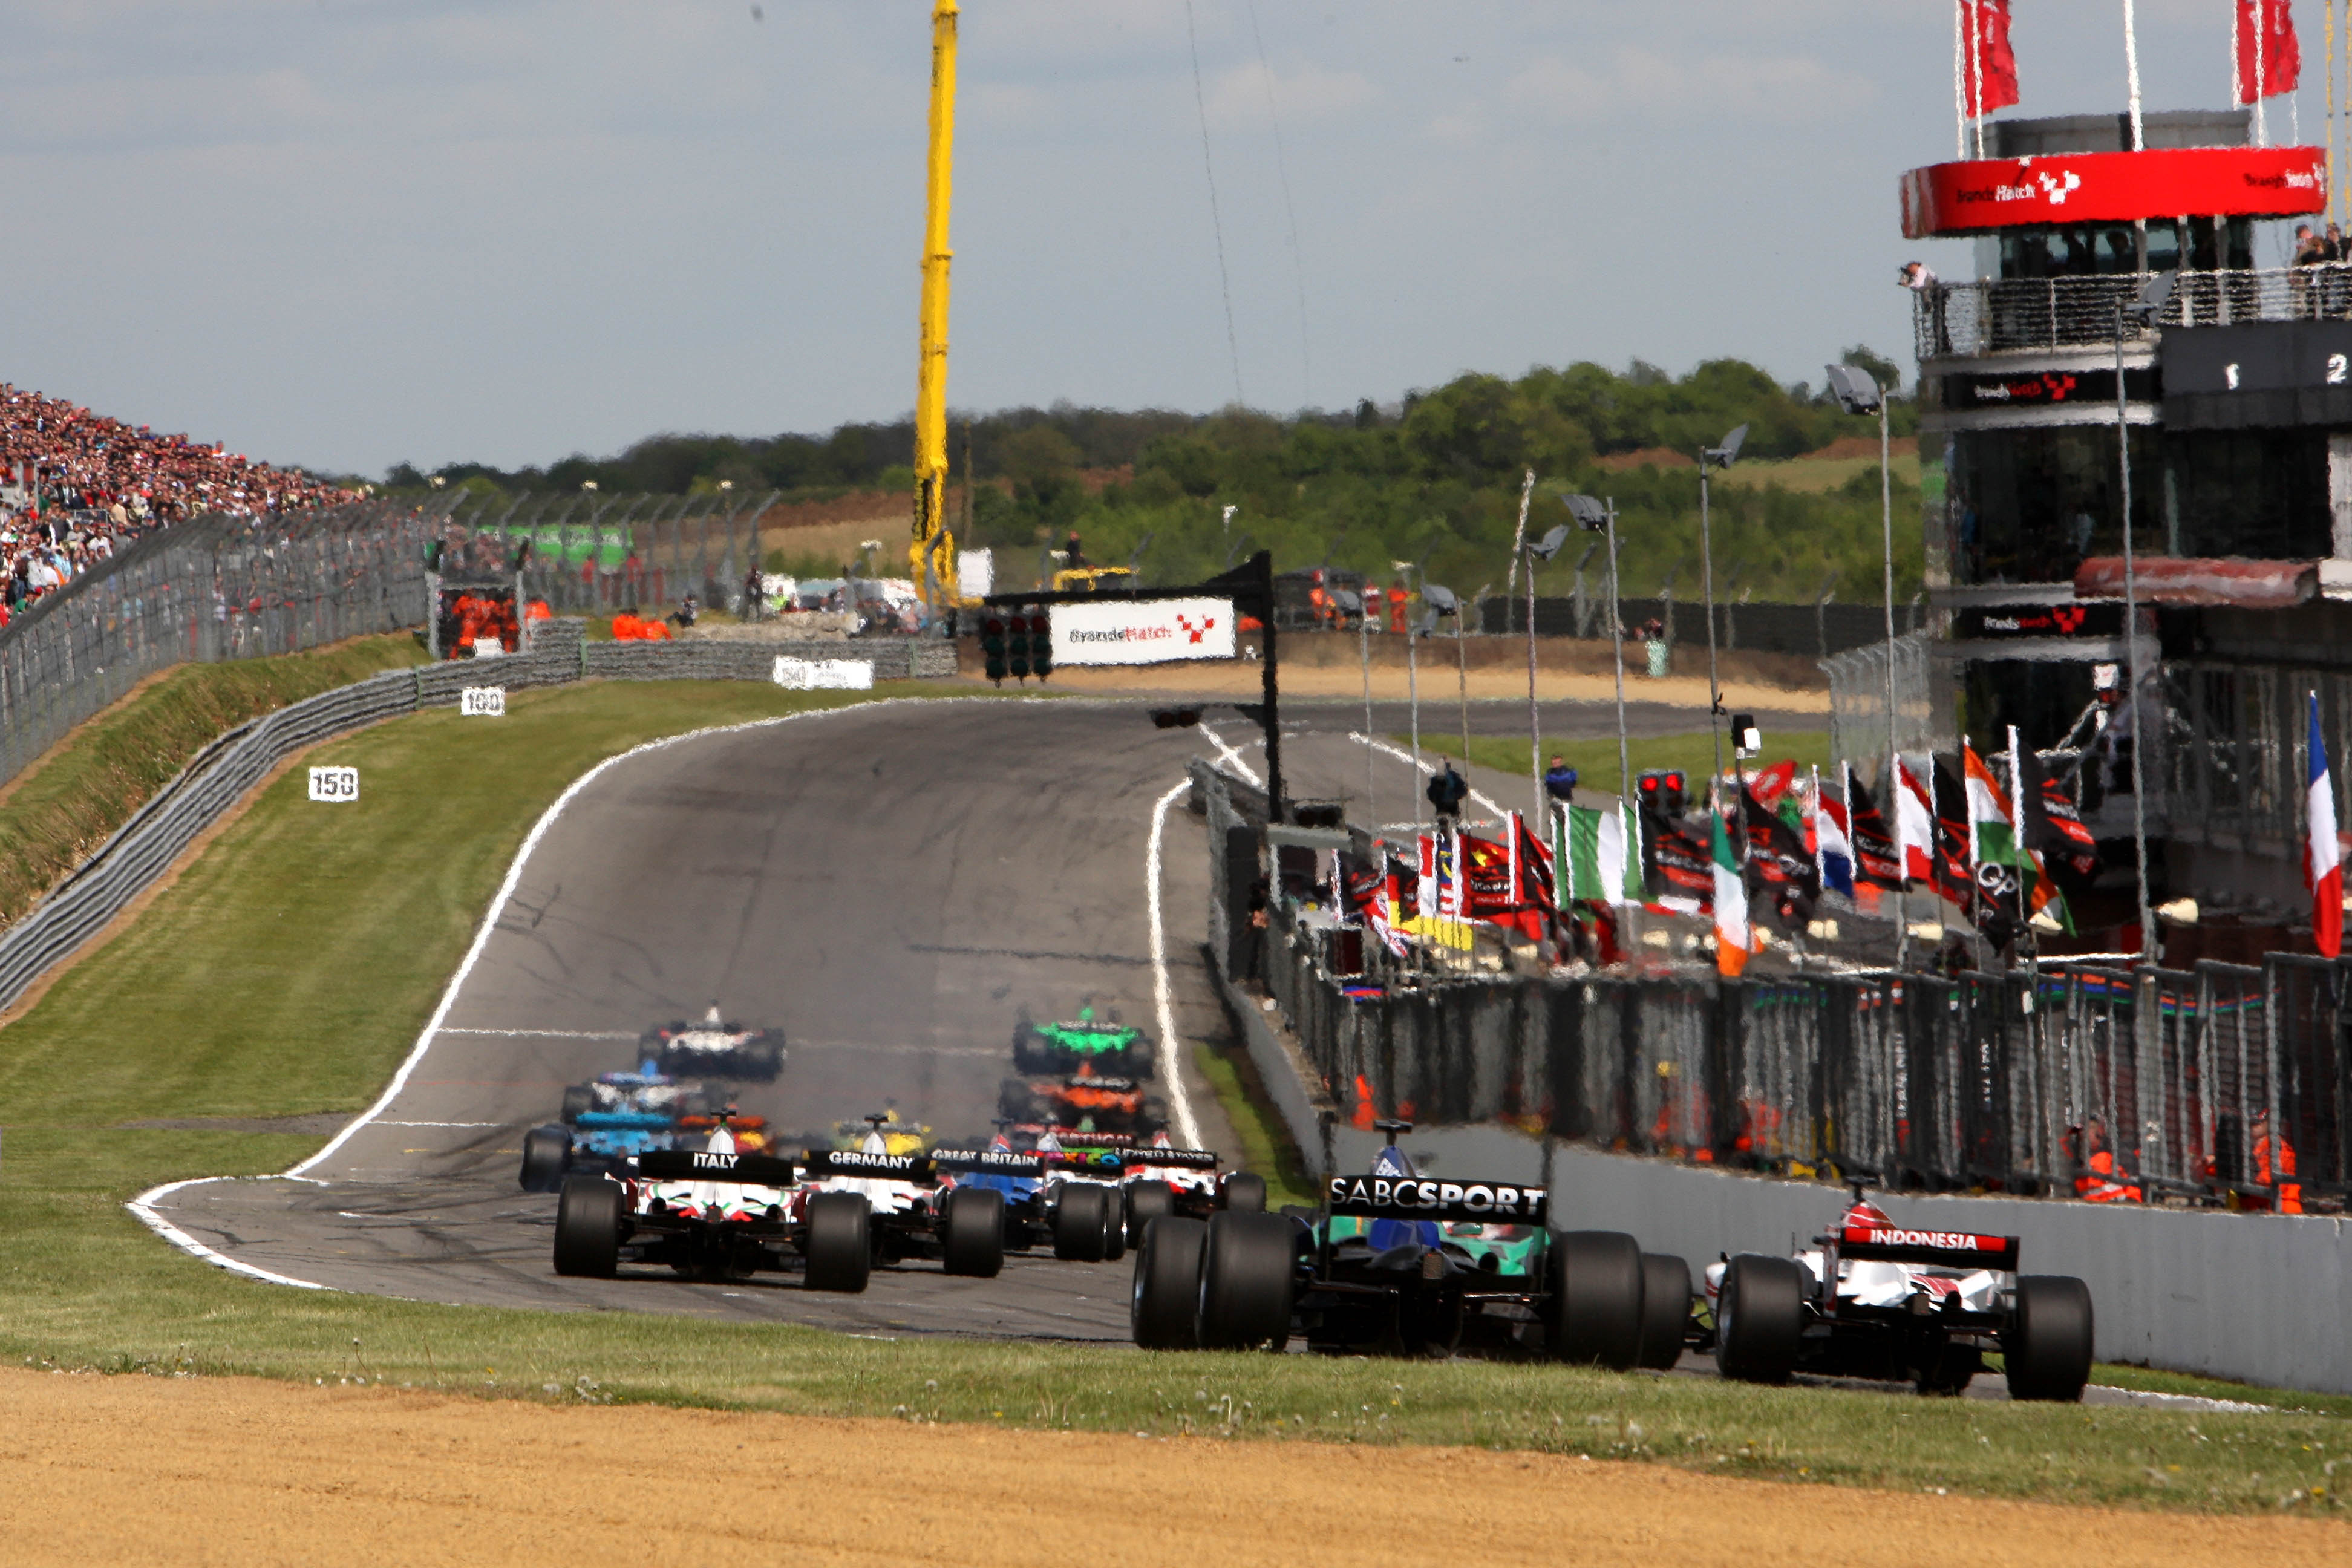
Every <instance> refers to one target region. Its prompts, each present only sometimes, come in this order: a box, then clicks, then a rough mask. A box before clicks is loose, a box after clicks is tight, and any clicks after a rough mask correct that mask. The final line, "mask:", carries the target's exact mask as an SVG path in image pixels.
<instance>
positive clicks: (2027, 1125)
mask: <svg viewBox="0 0 2352 1568" xmlns="http://www.w3.org/2000/svg"><path fill="white" fill-rule="evenodd" d="M1195 780H1196V790H1197V793H1199V794H1200V795H1202V797H1203V805H1204V806H1205V807H1206V810H1207V815H1208V816H1209V820H1210V826H1211V830H1212V835H1211V837H1212V844H1213V846H1216V848H1215V849H1213V853H1212V857H1211V860H1212V864H1211V882H1212V895H1213V896H1212V909H1211V917H1210V919H1211V931H1212V951H1213V952H1214V953H1215V954H1216V955H1217V956H1218V959H1219V962H1220V964H1221V967H1222V968H1223V972H1224V973H1226V974H1227V975H1228V976H1230V977H1237V978H1240V977H1250V976H1255V978H1257V979H1258V980H1260V981H1261V982H1262V983H1263V984H1264V986H1265V991H1266V994H1268V995H1270V996H1271V997H1272V998H1273V999H1274V1001H1275V1002H1276V1005H1277V1006H1278V1007H1279V1008H1280V1009H1281V1011H1282V1013H1283V1014H1284V1015H1285V1016H1286V1017H1287V1018H1288V1020H1289V1021H1290V1024H1291V1026H1292V1028H1293V1030H1294V1031H1295V1034H1296V1036H1297V1042H1298V1048H1299V1050H1300V1051H1301V1053H1302V1054H1303V1056H1304V1058H1305V1062H1306V1064H1307V1070H1308V1071H1309V1072H1310V1073H1311V1074H1312V1075H1313V1078H1314V1079H1316V1080H1318V1085H1319V1088H1320V1089H1321V1090H1322V1091H1323V1093H1324V1094H1326V1095H1328V1098H1329V1100H1330V1102H1331V1103H1332V1105H1333V1106H1334V1107H1335V1108H1336V1111H1335V1113H1336V1114H1338V1115H1339V1116H1341V1117H1344V1118H1347V1119H1348V1120H1349V1121H1353V1122H1354V1123H1355V1124H1356V1125H1358V1126H1369V1125H1370V1123H1371V1121H1373V1120H1374V1119H1375V1118H1379V1117H1389V1116H1399V1117H1403V1118H1405V1119H1407V1120H1410V1121H1417V1122H1423V1123H1428V1124H1435V1125H1445V1126H1490V1127H1503V1128H1509V1129H1513V1130H1516V1131H1519V1132H1522V1133H1525V1134H1527V1135H1528V1136H1532V1137H1544V1136H1549V1137H1550V1138H1553V1139H1556V1140H1559V1141H1562V1142H1572V1143H1579V1144H1583V1145H1587V1146H1589V1147H1592V1148H1596V1149H1603V1150H1612V1151H1618V1152H1630V1153H1641V1154H1651V1155H1663V1156H1667V1157H1671V1158H1675V1159H1680V1160H1685V1161H1688V1162H1691V1163H1697V1164H1705V1165H1711V1166H1715V1167H1717V1168H1722V1169H1739V1170H1750V1171H1758V1172H1771V1173H1780V1174H1790V1175H1799V1176H1819V1177H1822V1178H1832V1177H1839V1176H1846V1175H1857V1176H1866V1177H1868V1178H1870V1179H1871V1180H1873V1181H1874V1182H1875V1183H1877V1184H1882V1185H1884V1186H1886V1187H1888V1188H1891V1189H1895V1190H1912V1191H1927V1192H1952V1191H1962V1190H1985V1191H1999V1192H2005V1193H2011V1194H2021V1195H2039V1194H2060V1195H2064V1194H2074V1192H2075V1190H2076V1187H2075V1183H2076V1178H2078V1177H2080V1176H2083V1175H2084V1174H2085V1173H2086V1172H2087V1170H2088V1161H2089V1159H2090V1156H2091V1155H2093V1154H2095V1153H2096V1152H2099V1150H2100V1149H2101V1148H2102V1147H2105V1148H2107V1149H2109V1150H2110V1151H2111V1152H2113V1154H2114V1156H2115V1163H2116V1166H2117V1167H2118V1168H2119V1169H2120V1171H2121V1172H2123V1173H2124V1174H2123V1175H2121V1176H2119V1177H2117V1181H2118V1182H2119V1183H2121V1184H2136V1185H2137V1186H2139V1187H2140V1188H2141V1189H2142V1193H2143V1195H2144V1197H2145V1198H2146V1200H2147V1201H2149V1202H2157V1201H2161V1200H2164V1199H2168V1198H2169V1199H2173V1200H2177V1201H2180V1202H2185V1203H2189V1204H2196V1205H2227V1204H2237V1205H2250V1206H2266V1205H2268V1204H2269V1202H2270V1201H2271V1199H2272V1197H2273V1187H2274V1186H2275V1185H2276V1184H2277V1183H2278V1182H2279V1181H2280V1180H2281V1179H2282V1178H2283V1177H2284V1176H2285V1175H2286V1173H2285V1172H2284V1170H2282V1169H2281V1168H2279V1166H2278V1165H2277V1164H2273V1162H2272V1158H2271V1154H2270V1148H2271V1145H2270V1144H2269V1143H2268V1142H2265V1132H2264V1130H2265V1128H2277V1129H2281V1130H2282V1131H2283V1132H2284V1141H2285V1143H2286V1145H2287V1146H2288V1147H2289V1148H2290V1149H2292V1151H2293V1152H2294V1161H2295V1166H2296V1168H2295V1170H2294V1173H2293V1178H2292V1179H2294V1180H2295V1181H2296V1182H2298V1183H2299V1184H2300V1186H2301V1190H2302V1200H2303V1202H2304V1204H2305V1205H2306V1206H2307V1207H2310V1208H2313V1209H2324V1210H2331V1211H2338V1212H2340V1210H2341V1208H2342V1206H2343V1203H2344V1199H2345V1196H2346V1194H2347V1172H2352V1131H2347V1130H2352V1100H2348V1099H2347V1096H2352V1006H2347V997H2352V963H2340V962H2329V961H2325V960H2319V959H2312V958H2302V957H2295V956H2292V955H2286V954H2273V955H2272V956H2270V957H2269V958H2267V959H2265V960H2264V962H2263V963H2262V964H2261V965H2260V966H2242V965H2234V964H2227V963H2200V964H2199V965H2197V966H2196V968H2194V969H2193V970H2187V971H2179V970H2166V969H2157V968H2145V969H2137V970H2130V969H2123V968H2112V967H2103V966H2099V965H2095V964H2081V963H2067V964H2052V965H2047V966H2043V967H2042V968H2040V969H2038V970H2017V971H2011V972H2008V973H1999V974H1992V973H1963V974H1959V975H1954V976H1946V975H1938V974H1927V973H1903V974H1900V975H1897V974H1894V973H1884V972H1881V973H1843V974H1788V975H1770V976H1765V975H1756V976H1752V977H1749V978H1745V979H1740V980H1726V979H1723V978H1721V977H1719V976H1717V974H1716V973H1714V971H1713V969H1712V967H1711V966H1710V967H1706V968H1701V967H1698V966H1696V965H1691V966H1679V967H1677V966H1667V965H1658V966H1655V967H1653V968H1650V969H1649V970H1648V971H1647V972H1645V973H1633V974H1630V975H1619V974H1604V973H1591V974H1585V975H1581V976H1577V977H1564V976H1561V977H1556V976H1551V975H1531V974H1515V973H1481V972H1477V971H1475V970H1465V969H1461V968H1456V967H1452V966H1444V967H1433V966H1431V965H1429V964H1428V963H1424V962H1422V961H1417V960H1416V961H1399V960H1394V959H1392V958H1391V957H1390V956H1389V955H1388V953H1387V952H1386V950H1385V949H1383V948H1381V945H1380V944H1379V943H1378V942H1375V941H1372V940H1370V938H1369V937H1365V936H1362V935H1361V934H1360V933H1357V932H1353V931H1346V930H1344V929H1343V928H1336V927H1334V926H1333V925H1332V923H1331V922H1330V921H1328V919H1327V918H1325V917H1324V916H1323V915H1322V914H1321V912H1320V911H1319V910H1315V909H1312V908H1310V907H1308V904H1309V902H1310V901H1311V900H1298V899H1297V898H1294V897H1285V896H1279V895H1271V896H1265V898H1264V905H1263V907H1264V913H1265V925H1264V928H1263V929H1262V930H1260V929H1258V928H1257V927H1256V926H1255V925H1254V924H1253V922H1252V921H1251V920H1250V913H1249V909H1248V905H1249V902H1250V899H1249V893H1250V890H1251V889H1252V887H1253V885H1255V886H1256V888H1257V890H1258V891H1259V892H1260V893H1261V894H1262V895H1264V894H1268V892H1269V890H1268V889H1266V888H1265V886H1264V885H1263V884H1259V883H1257V882H1256V878H1257V869H1256V868H1257V862H1256V860H1255V855H1254V853H1253V854H1250V855H1246V856H1245V855H1244V853H1243V850H1244V847H1245V846H1247V845H1248V844H1249V843H1250V842H1251V841H1252V839H1253V838H1254V837H1255V832H1256V829H1255V826H1254V824H1255V823H1262V822H1263V815H1262V814H1263V809H1264V807H1263V799H1262V797H1260V796H1257V795H1255V792H1248V791H1245V790H1244V788H1243V786H1239V785H1236V784H1234V783H1233V781H1231V780H1229V779H1226V778H1225V777H1224V776H1223V775H1222V774H1219V773H1213V772H1212V771H1211V770H1209V769H1208V768H1206V766H1205V765H1202V766H1200V767H1198V768H1196V772H1195ZM1237 836H1238V837H1237ZM1367 842H1368V841H1367ZM1360 847H1363V846H1360ZM1245 878H1246V879H1250V880H1248V881H1244V879H1245Z"/></svg>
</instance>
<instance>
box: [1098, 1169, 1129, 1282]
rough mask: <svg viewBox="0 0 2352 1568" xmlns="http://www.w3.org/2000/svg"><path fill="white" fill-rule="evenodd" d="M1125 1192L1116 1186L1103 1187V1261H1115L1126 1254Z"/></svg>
mask: <svg viewBox="0 0 2352 1568" xmlns="http://www.w3.org/2000/svg"><path fill="white" fill-rule="evenodd" d="M1126 1199H1127V1194H1124V1193H1122V1192H1120V1191H1119V1190H1118V1188H1117V1187H1105V1188H1104V1189H1103V1249H1102V1255H1103V1261H1104V1262H1105V1263H1116V1262H1118V1260H1119V1259H1120V1258H1125V1257H1126V1256H1127V1201H1126Z"/></svg>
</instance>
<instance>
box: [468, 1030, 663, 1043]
mask: <svg viewBox="0 0 2352 1568" xmlns="http://www.w3.org/2000/svg"><path fill="white" fill-rule="evenodd" d="M433 1032H434V1033H435V1034H436V1035H496V1036H499V1037H500V1038H503V1039H509V1040H514V1039H522V1040H634V1039H636V1038H637V1036H636V1035H635V1034H634V1033H632V1032H630V1031H629V1030H627V1029H457V1028H442V1029H436V1030H434V1031H433Z"/></svg>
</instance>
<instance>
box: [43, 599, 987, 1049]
mask: <svg viewBox="0 0 2352 1568" xmlns="http://www.w3.org/2000/svg"><path fill="white" fill-rule="evenodd" d="M559 625H560V626H561V625H562V624H561V623H559ZM577 632H578V627H577V624H576V623H573V624H571V625H569V626H562V629H561V630H559V631H553V632H551V633H550V634H549V635H547V636H546V637H545V639H544V641H543V642H542V644H541V650H542V651H540V652H537V653H533V654H530V655H527V656H522V657H516V658H502V659H498V660H494V661H474V662H467V663H453V664H436V665H430V666H427V667H425V668H421V669H415V670H397V671H394V672H392V673H390V674H386V675H379V676H374V677H373V678H371V679H366V680H362V681H360V682H358V683H356V684H355V685H352V686H345V687H341V688H338V689H335V690H333V691H327V692H321V693H320V695H318V696H316V697H312V698H309V699H307V700H303V701H300V702H297V703H294V704H292V705H291V706H289V707H286V708H281V709H279V710H278V711H277V712H275V713H271V714H268V715H267V716H266V717H264V718H260V719H257V720H254V721H251V722H250V723H247V724H242V725H239V726H238V727H237V728H236V729H234V730H231V731H228V733H226V734H225V735H223V736H221V737H220V738H219V739H218V740H216V741H215V742H212V743H211V744H210V745H209V746H206V747H205V749H204V751H202V752H199V753H198V754H197V755H196V757H195V759H194V761H193V762H191V763H189V764H188V765H187V766H186V767H185V768H184V769H182V770H181V772H180V774H179V776H178V777H176V778H174V779H173V781H172V782H171V783H170V784H165V785H164V786H163V789H161V790H160V791H158V792H157V793H156V794H155V795H154V797H153V798H152V799H151V800H149V801H148V802H147V803H146V804H145V805H142V806H141V807H140V808H139V809H138V811H136V812H135V813H133V814H132V815H131V820H130V821H128V822H126V823H124V824H123V825H122V826H121V829H120V830H118V831H117V832H116V833H115V835H114V837H111V838H109V839H108V840H107V841H106V842H105V843H104V844H102V845H100V847H99V848H98V850H97V852H96V853H94V854H93V855H91V856H90V858H89V859H87V860H85V861H84V862H83V863H82V864H81V865H80V866H79V868H76V869H75V870H74V872H73V874H72V875H70V876H68V878H67V879H65V880H64V881H62V882H60V883H59V884H58V886H57V887H56V888H55V889H51V891H50V892H49V894H48V896H47V898H45V899H43V900H41V901H40V902H39V903H38V904H37V905H35V906H34V907H33V908H32V909H31V910H29V911H27V912H26V915H25V917H24V918H23V919H22V920H20V921H17V922H16V924H14V925H12V926H10V927H9V928H8V929H7V930H6V931H0V1010H5V1009H6V1008H8V1007H12V1006H14V1005H16V1002H17V1000H18V999H19V998H21V997H22V996H23V995H24V994H26V991H28V990H30V989H31V988H32V986H33V984H35V983H36V982H37V980H39V978H40V977H41V975H42V974H43V973H46V972H47V970H48V968H49V967H50V965H52V964H54V963H58V961H59V960H61V959H63V958H65V957H67V956H68V954H70V953H72V952H74V950H75V949H77V948H79V947H80V946H81V944H82V943H84V942H88V941H89V939H90V938H91V937H93V936H95V935H97V934H98V932H99V931H101V930H103V929H105V926H106V923H107V922H108V921H110V920H112V919H113V918H114V917H115V916H116V915H118V914H120V913H121V911H122V910H124V909H125V908H126V907H128V906H129V905H130V903H131V900H133V899H135V898H137V897H138V896H139V895H140V893H141V892H142V891H144V890H145V889H147V888H148V887H149V886H150V885H151V884H152V883H153V882H154V881H155V879H157V878H159V877H161V876H162V875H163V872H164V871H166V870H167V869H169V868H170V867H171V865H172V862H173V860H175V859H177V858H179V856H180V853H181V851H183V850H184V849H185V848H187V847H188V846H189V845H191V844H193V843H194V842H195V840H196V837H197V836H198V835H199V834H201V833H203V832H204V830H205V828H207V827H209V826H212V824H214V823H215V822H217V821H218V820H219V819H220V817H221V816H222V815H223V814H224V813H226V811H227V810H228V809H229V807H231V806H232V805H235V804H236V801H237V800H238V798H239V797H240V796H242V795H244V794H245V792H246V791H247V790H248V789H251V788H252V787H253V786H254V785H255V784H258V783H260V782H261V780H262V779H264V778H265V777H267V776H268V773H269V771H270V770H271V769H272V768H274V767H276V766H277V765H278V763H280V762H282V761H283V760H285V759H286V758H287V757H289V756H291V755H293V754H294V753H295V752H299V751H300V750H302V749H303V748H304V747H306V746H310V745H313V744H316V743H317V742H320V741H324V740H328V739H331V738H332V737H334V736H336V735H341V734H345V733H348V732H349V731H353V730H357V729H361V728H362V727H364V726H366V725H369V724H373V723H374V722H375V721H377V720H379V719H389V718H393V717H394V716H396V715H398V714H402V713H413V712H415V711H417V710H420V709H425V708H441V707H455V706H456V705H457V695H458V693H459V691H461V690H462V689H464V688H466V687H468V686H484V685H499V686H504V687H506V688H508V689H510V690H511V689H516V688H521V687H533V686H561V685H564V684H566V683H568V682H571V681H574V680H579V679H583V678H591V679H623V680H766V679H768V678H769V674H770V671H771V670H772V668H774V665H775V656H776V655H777V654H779V653H798V654H801V655H802V656H803V657H808V656H809V650H817V651H816V655H815V656H816V657H833V658H842V657H854V658H872V659H873V660H874V664H875V669H874V673H875V675H876V676H877V678H878V679H908V678H910V677H916V676H940V675H952V674H953V673H955V649H954V647H952V646H951V645H950V644H946V643H929V642H926V643H921V644H917V643H915V642H912V641H890V642H880V641H877V642H872V643H866V642H859V643H853V644H843V643H794V644H767V645H761V646H760V647H750V646H748V645H743V644H733V645H729V644H718V643H702V644H697V643H671V644H642V643H641V644H608V643H581V642H578V641H577ZM755 655H756V657H754V656H755Z"/></svg>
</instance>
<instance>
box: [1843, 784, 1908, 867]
mask: <svg viewBox="0 0 2352 1568" xmlns="http://www.w3.org/2000/svg"><path fill="white" fill-rule="evenodd" d="M1839 771H1840V772H1841V773H1843V774H1844V775H1845V836H1846V843H1847V844H1848V845H1849V846H1850V847H1852V848H1853V871H1854V880H1855V881H1856V882H1859V883H1864V884H1866V885H1868V886H1870V887H1873V888H1878V889H1885V890H1888V891H1893V892H1900V891H1902V889H1903V885H1904V882H1905V878H1904V875H1903V851H1902V848H1901V847H1900V846H1898V845H1897V844H1896V843H1895V825H1894V824H1893V823H1891V822H1889V821H1887V819H1886V816H1885V813H1884V812H1882V811H1880V809H1879V807H1878V803H1877V802H1876V801H1874V800H1873V799H1872V798H1871V796H1870V792H1869V791H1868V790H1866V789H1864V788H1863V787H1862V781H1861V780H1860V779H1858V778H1855V777H1854V776H1853V768H1852V767H1851V766H1849V765H1847V764H1845V763H1840V764H1839Z"/></svg>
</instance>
